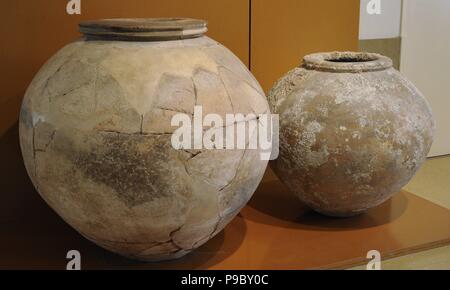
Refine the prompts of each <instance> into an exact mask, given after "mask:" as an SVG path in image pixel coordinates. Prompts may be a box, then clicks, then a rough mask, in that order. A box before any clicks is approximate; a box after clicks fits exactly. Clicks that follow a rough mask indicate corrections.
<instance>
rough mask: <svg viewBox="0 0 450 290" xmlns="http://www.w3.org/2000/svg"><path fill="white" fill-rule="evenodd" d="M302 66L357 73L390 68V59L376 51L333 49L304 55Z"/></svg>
mask: <svg viewBox="0 0 450 290" xmlns="http://www.w3.org/2000/svg"><path fill="white" fill-rule="evenodd" d="M303 67H304V68H306V69H312V70H320V71H329V72H349V73H357V72H368V71H379V70H385V69H388V68H391V67H392V60H391V59H390V58H388V57H386V56H383V55H381V54H377V53H369V52H352V51H334V52H324V53H314V54H309V55H307V56H305V57H304V58H303Z"/></svg>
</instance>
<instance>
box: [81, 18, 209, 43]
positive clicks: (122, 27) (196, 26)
mask: <svg viewBox="0 0 450 290" xmlns="http://www.w3.org/2000/svg"><path fill="white" fill-rule="evenodd" d="M79 30H80V32H81V33H82V34H84V35H85V36H86V39H87V40H122V41H164V40H180V39H188V38H196V37H201V36H203V35H204V34H205V33H206V32H207V31H208V23H207V22H206V21H205V20H199V19H192V18H178V17H170V18H112V19H100V20H91V21H83V22H81V23H80V24H79Z"/></svg>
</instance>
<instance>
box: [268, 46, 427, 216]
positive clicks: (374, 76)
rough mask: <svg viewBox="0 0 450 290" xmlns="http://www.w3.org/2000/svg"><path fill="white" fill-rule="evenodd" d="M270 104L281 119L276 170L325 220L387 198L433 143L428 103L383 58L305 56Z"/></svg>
mask: <svg viewBox="0 0 450 290" xmlns="http://www.w3.org/2000/svg"><path fill="white" fill-rule="evenodd" d="M268 98H269V104H270V106H271V108H272V112H273V113H276V114H279V115H280V155H279V158H278V159H277V160H275V161H273V163H272V164H271V167H273V169H274V171H275V173H276V174H277V176H278V177H279V178H280V179H281V180H282V181H283V182H284V183H285V184H286V185H287V186H288V188H289V189H290V190H291V191H292V192H293V193H295V194H296V195H297V196H298V197H299V198H300V200H301V201H302V202H304V203H305V204H307V205H308V206H310V207H311V208H312V209H314V210H315V211H317V212H319V213H322V214H325V215H329V216H336V217H346V216H353V215H358V214H360V213H363V212H364V211H366V210H367V209H370V208H372V207H375V206H377V205H379V204H381V203H382V202H384V201H386V200H387V199H389V198H390V197H391V196H392V195H393V194H394V193H396V192H398V191H399V190H400V189H401V188H402V187H403V186H404V185H406V184H407V183H408V181H409V180H410V179H411V178H412V177H413V176H414V174H415V173H416V172H417V170H418V169H419V167H420V166H421V165H422V163H423V162H424V160H425V158H426V156H427V154H428V152H429V150H430V147H431V144H432V141H433V133H434V127H435V124H434V119H433V115H432V112H431V109H430V106H429V105H428V103H427V101H426V100H425V98H424V97H423V96H422V94H421V93H420V92H419V91H418V90H417V89H416V88H415V87H414V85H413V84H412V83H411V82H409V81H408V80H407V79H406V78H405V77H403V76H402V75H401V74H400V73H399V72H398V71H397V70H395V69H394V68H393V67H392V61H391V60H390V59H389V58H387V57H384V56H381V55H379V54H373V53H364V52H330V53H317V54H311V55H308V56H305V58H304V60H303V64H302V66H301V67H298V68H295V69H293V70H292V71H290V72H289V73H287V74H286V75H285V76H284V77H283V78H281V79H280V80H279V81H278V82H277V83H276V84H275V86H274V87H273V89H272V90H271V92H270V93H269V97H268Z"/></svg>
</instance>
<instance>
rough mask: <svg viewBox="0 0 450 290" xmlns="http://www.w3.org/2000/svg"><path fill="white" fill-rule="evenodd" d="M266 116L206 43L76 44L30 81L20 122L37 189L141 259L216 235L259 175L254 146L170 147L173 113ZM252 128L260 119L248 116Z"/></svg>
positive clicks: (229, 64) (243, 73) (253, 89)
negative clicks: (199, 107)
mask: <svg viewBox="0 0 450 290" xmlns="http://www.w3.org/2000/svg"><path fill="white" fill-rule="evenodd" d="M195 106H201V107H202V109H203V114H204V115H207V114H218V115H219V116H222V117H223V118H224V120H225V115H226V114H238V113H240V114H244V115H248V114H256V115H258V114H262V113H268V112H269V108H268V104H267V101H266V99H265V96H264V92H263V90H262V89H261V87H260V86H259V84H258V82H257V81H256V80H255V79H254V77H253V76H252V75H251V73H250V72H249V71H248V69H247V68H246V67H245V65H243V64H242V63H241V62H240V60H239V59H238V58H237V57H236V56H234V55H233V54H232V53H231V52H230V51H229V50H228V49H226V48H225V47H224V46H222V45H221V44H219V43H217V42H216V41H214V40H212V39H210V38H208V37H206V36H201V37H196V38H191V39H183V40H171V41H114V40H87V39H81V40H78V41H76V42H74V43H71V44H69V45H67V46H66V47H64V48H63V49H61V50H60V51H59V52H58V53H57V54H56V55H55V56H53V57H52V58H51V59H50V60H49V61H48V62H47V63H46V64H45V65H44V66H43V68H42V69H41V70H40V71H39V73H38V74H37V75H36V77H35V78H34V80H33V82H32V83H31V85H30V86H29V88H28V90H27V92H26V95H25V98H24V101H23V105H22V110H21V115H20V141H21V147H22V152H23V157H24V161H25V165H26V168H27V171H28V173H29V175H30V177H31V180H32V182H33V184H34V185H35V187H36V189H37V191H38V192H39V194H40V195H41V196H42V197H43V198H44V199H45V201H46V202H47V203H48V204H49V205H50V206H51V207H52V208H53V209H54V210H55V211H56V212H57V213H58V214H59V215H60V216H62V217H63V218H64V220H65V221H67V222H68V223H69V224H70V225H71V226H72V227H74V228H75V229H76V230H77V231H78V232H80V233H81V234H82V235H83V236H85V237H86V238H88V239H89V240H91V241H93V242H95V243H97V244H98V245H100V246H102V247H104V248H106V249H108V250H111V251H114V252H116V253H119V254H121V255H124V256H127V257H131V258H135V259H140V260H148V261H158V260H166V259H173V258H178V257H181V256H183V255H185V254H186V253H189V252H190V251H192V250H193V249H195V248H198V247H199V246H201V245H202V244H204V243H205V242H207V241H208V240H209V239H211V238H212V237H214V236H215V235H216V234H217V233H219V232H220V231H221V230H222V229H223V228H224V227H225V226H226V224H227V223H229V222H230V221H231V220H232V219H233V217H234V216H235V215H236V214H237V213H239V211H240V209H241V208H242V207H243V206H244V205H245V204H246V203H247V201H248V200H249V199H250V197H251V196H252V194H253V193H254V191H255V190H256V187H257V186H258V184H259V182H260V181H261V179H262V176H263V174H264V172H265V169H266V166H267V161H262V160H261V159H260V152H259V150H249V149H247V150H237V149H236V150H176V149H174V148H173V147H172V144H171V136H172V134H173V132H174V130H175V129H176V127H172V126H171V120H172V118H173V116H175V115H176V114H186V115H188V116H191V117H192V116H193V114H194V108H195ZM250 121H257V120H249V122H250Z"/></svg>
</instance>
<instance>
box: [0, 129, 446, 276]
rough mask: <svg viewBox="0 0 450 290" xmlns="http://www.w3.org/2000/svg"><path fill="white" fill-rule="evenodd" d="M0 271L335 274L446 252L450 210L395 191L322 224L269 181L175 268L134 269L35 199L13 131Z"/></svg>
mask: <svg viewBox="0 0 450 290" xmlns="http://www.w3.org/2000/svg"><path fill="white" fill-rule="evenodd" d="M0 154H1V160H2V162H1V163H0V164H1V165H0V170H1V174H2V178H1V180H0V188H1V195H0V255H1V258H0V269H61V270H63V269H65V268H66V264H67V263H68V260H67V259H66V254H67V252H68V251H70V250H78V251H79V252H80V253H81V267H82V269H341V268H348V267H352V266H356V265H361V264H365V263H367V261H368V260H367V259H366V255H367V252H368V251H370V250H378V251H380V252H381V255H382V259H387V258H390V257H395V256H400V255H404V254H408V253H412V252H417V251H421V250H425V249H431V248H434V247H438V246H443V245H447V244H450V210H448V209H445V208H443V207H440V206H438V205H436V204H434V203H431V202H429V201H427V200H425V199H422V198H420V197H418V196H416V195H414V194H412V193H408V192H406V191H402V192H400V193H398V194H396V195H395V196H394V197H393V198H392V199H390V200H389V201H387V202H385V203H384V204H382V205H381V206H378V207H376V208H374V209H372V210H369V211H368V212H367V213H365V214H363V215H360V216H357V217H352V218H340V219H339V218H338V219H336V218H328V217H324V216H321V215H319V214H316V213H314V212H312V211H311V210H309V209H307V208H306V207H305V206H303V205H302V204H301V203H300V202H299V201H298V200H297V199H296V198H295V197H294V196H293V195H292V194H290V193H289V192H288V190H287V189H286V188H285V186H284V185H282V184H281V183H280V182H279V181H278V180H277V179H276V178H274V177H273V176H268V177H266V178H265V180H264V181H263V182H262V183H261V185H260V187H259V189H258V190H257V192H256V193H255V195H254V196H253V198H252V200H251V201H250V203H249V204H248V205H247V207H245V208H244V210H243V211H242V212H241V213H240V214H239V215H238V217H236V218H235V219H234V220H233V221H232V222H231V223H230V224H229V225H228V226H227V227H226V228H225V230H224V231H222V232H221V233H220V234H218V235H217V236H216V237H215V238H213V239H212V240H210V241H209V242H208V243H207V244H205V245H203V246H202V247H201V248H199V249H198V250H196V251H195V252H193V253H191V254H189V255H187V256H186V257H184V258H181V259H179V260H176V261H170V262H164V263H141V262H136V261H132V260H128V259H125V258H122V257H120V256H117V255H115V254H112V253H109V252H108V251H106V250H103V249H102V248H100V247H98V246H96V245H95V244H93V243H91V242H89V241H88V240H86V239H84V238H83V237H82V236H81V235H79V234H78V233H77V232H76V231H75V230H73V229H72V228H71V227H70V226H68V225H67V224H66V223H65V222H64V221H63V220H62V219H61V218H60V217H59V216H57V215H56V213H55V212H53V210H51V209H50V207H48V206H47V205H46V204H45V202H44V201H43V200H42V199H41V198H40V196H39V195H38V194H37V192H36V191H35V190H34V187H33V185H32V184H31V182H30V180H29V178H28V176H27V174H26V171H25V168H24V166H23V162H22V159H21V155H20V149H19V143H18V133H17V126H15V127H13V128H12V129H10V130H9V131H8V132H7V133H6V134H4V135H3V136H2V137H1V138H0Z"/></svg>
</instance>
